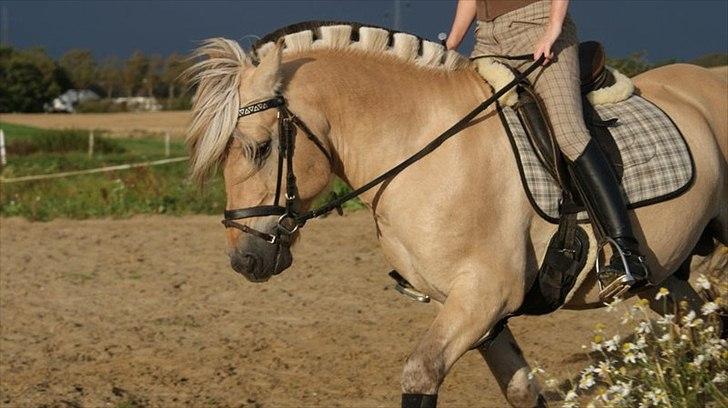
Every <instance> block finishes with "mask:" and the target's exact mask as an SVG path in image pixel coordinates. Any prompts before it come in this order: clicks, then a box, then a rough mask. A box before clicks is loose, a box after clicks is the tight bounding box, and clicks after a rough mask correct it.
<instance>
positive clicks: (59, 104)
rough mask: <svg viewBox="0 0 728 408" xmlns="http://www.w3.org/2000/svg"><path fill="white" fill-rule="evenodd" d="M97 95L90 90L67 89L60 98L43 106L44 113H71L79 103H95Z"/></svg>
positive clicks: (97, 98)
mask: <svg viewBox="0 0 728 408" xmlns="http://www.w3.org/2000/svg"><path fill="white" fill-rule="evenodd" d="M99 99H100V97H99V95H97V94H96V92H94V91H92V90H90V89H69V90H67V91H66V92H65V93H63V94H62V95H61V96H59V97H57V98H55V99H53V101H52V102H51V103H46V104H44V105H43V110H45V111H46V112H62V113H73V112H75V111H76V106H77V105H78V104H79V103H81V102H88V101H97V100H99Z"/></svg>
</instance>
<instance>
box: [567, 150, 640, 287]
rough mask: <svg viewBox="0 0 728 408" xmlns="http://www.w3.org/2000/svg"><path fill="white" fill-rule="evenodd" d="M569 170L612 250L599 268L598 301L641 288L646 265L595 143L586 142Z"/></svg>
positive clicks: (611, 175)
mask: <svg viewBox="0 0 728 408" xmlns="http://www.w3.org/2000/svg"><path fill="white" fill-rule="evenodd" d="M569 170H570V172H571V175H572V178H573V179H574V181H575V184H576V187H577V189H578V190H579V193H580V195H581V197H582V199H583V201H584V204H585V205H586V207H587V211H588V212H589V216H590V218H591V219H592V224H593V225H594V226H595V227H596V228H597V229H598V230H599V232H600V233H601V235H602V237H603V238H606V239H608V240H611V244H612V249H613V250H614V255H612V257H611V259H610V262H609V265H607V266H605V267H603V268H601V270H600V271H599V275H598V276H597V278H598V279H599V284H600V292H599V297H600V298H601V299H602V300H604V301H607V300H611V299H613V298H616V297H621V296H623V295H624V294H625V293H626V292H627V291H628V290H629V289H630V288H633V287H635V288H636V287H639V286H642V285H644V284H645V283H646V281H647V276H648V270H647V264H646V263H645V259H644V257H643V256H642V255H641V253H640V250H639V244H638V242H637V239H635V236H634V232H632V225H631V223H630V220H629V217H628V215H627V204H626V202H625V198H624V193H623V192H622V189H621V187H620V186H619V183H618V182H617V177H616V176H615V175H614V171H613V170H612V167H611V166H610V164H609V162H608V161H607V158H606V157H605V156H604V153H603V152H602V150H601V148H599V146H598V145H597V144H596V142H595V141H593V140H591V141H589V143H588V144H587V146H586V148H585V149H584V152H583V153H582V154H581V156H579V157H578V158H577V159H576V160H575V161H574V162H572V163H570V165H569ZM615 247H616V248H615ZM620 253H621V255H620ZM622 256H624V259H622Z"/></svg>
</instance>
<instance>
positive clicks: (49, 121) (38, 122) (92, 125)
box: [0, 111, 190, 138]
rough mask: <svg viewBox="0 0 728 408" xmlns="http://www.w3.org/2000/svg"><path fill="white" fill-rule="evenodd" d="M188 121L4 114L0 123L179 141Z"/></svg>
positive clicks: (143, 115) (186, 115) (171, 116)
mask: <svg viewBox="0 0 728 408" xmlns="http://www.w3.org/2000/svg"><path fill="white" fill-rule="evenodd" d="M189 119H190V112H189V111H166V112H120V113H74V114H58V113H56V114H49V113H12V114H6V113H4V114H2V116H1V117H0V121H2V122H7V123H14V124H18V125H27V126H36V127H40V128H51V129H66V128H78V129H102V130H104V131H108V132H111V134H115V135H120V136H133V135H137V134H148V133H163V132H166V131H169V132H170V134H171V135H173V136H175V137H180V138H181V137H183V134H184V132H185V128H186V127H187V122H188V121H189Z"/></svg>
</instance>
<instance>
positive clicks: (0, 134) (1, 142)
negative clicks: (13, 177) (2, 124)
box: [0, 129, 8, 166]
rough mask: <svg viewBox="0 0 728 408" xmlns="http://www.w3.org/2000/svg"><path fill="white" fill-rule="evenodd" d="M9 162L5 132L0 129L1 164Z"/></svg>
mask: <svg viewBox="0 0 728 408" xmlns="http://www.w3.org/2000/svg"><path fill="white" fill-rule="evenodd" d="M6 164H8V158H7V153H6V152H5V132H4V131H3V130H2V129H0V165H3V166H5V165H6Z"/></svg>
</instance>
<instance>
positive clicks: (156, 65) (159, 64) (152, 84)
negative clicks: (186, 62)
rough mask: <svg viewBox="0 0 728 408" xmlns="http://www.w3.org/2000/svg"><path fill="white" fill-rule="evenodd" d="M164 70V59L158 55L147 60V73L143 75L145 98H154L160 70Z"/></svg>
mask: <svg viewBox="0 0 728 408" xmlns="http://www.w3.org/2000/svg"><path fill="white" fill-rule="evenodd" d="M163 68H164V59H162V57H161V56H160V55H157V54H154V55H152V56H151V57H149V59H148V65H147V72H146V75H144V79H143V82H144V90H145V91H146V94H147V96H150V97H152V96H154V94H155V90H156V88H157V85H159V83H160V78H161V75H162V69H163Z"/></svg>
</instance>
